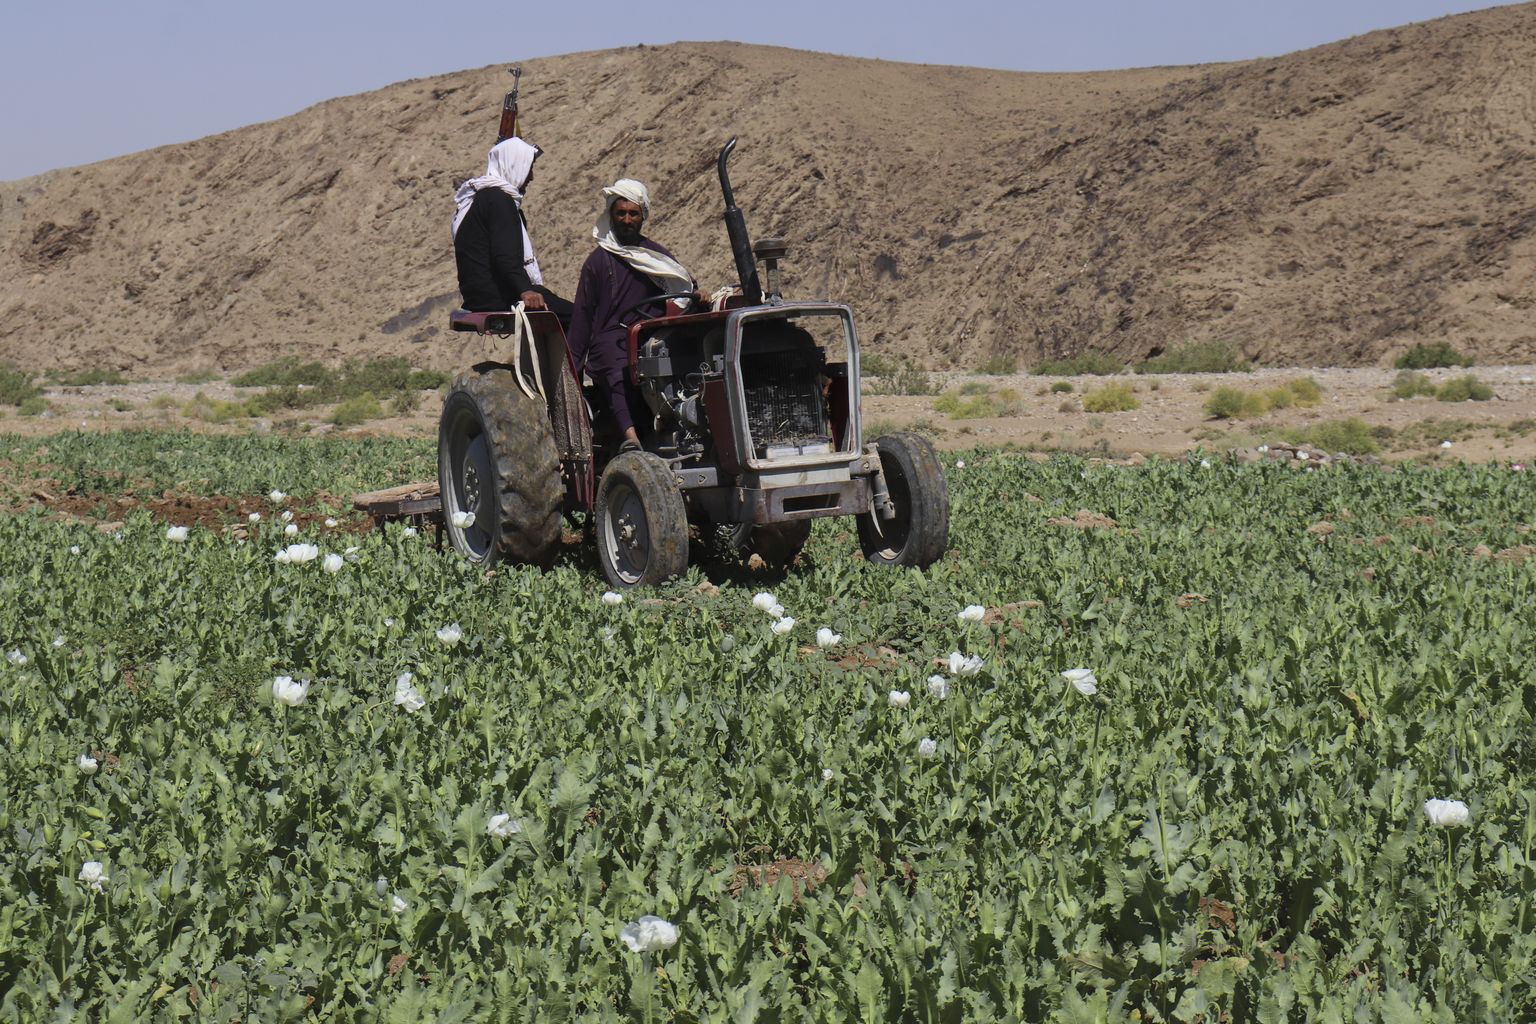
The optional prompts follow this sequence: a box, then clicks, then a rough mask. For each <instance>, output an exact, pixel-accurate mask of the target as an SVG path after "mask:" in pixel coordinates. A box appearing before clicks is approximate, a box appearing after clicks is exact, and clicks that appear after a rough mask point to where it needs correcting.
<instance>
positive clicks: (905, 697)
mask: <svg viewBox="0 0 1536 1024" xmlns="http://www.w3.org/2000/svg"><path fill="white" fill-rule="evenodd" d="M885 702H886V703H887V704H889V705H890V706H891V707H893V708H904V707H906V706H907V705H908V704H911V703H912V695H911V694H910V693H908V692H907V691H906V690H892V691H891V692H890V693H889V694H887V695H886V698H885Z"/></svg>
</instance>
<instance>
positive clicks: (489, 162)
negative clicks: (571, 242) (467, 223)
mask: <svg viewBox="0 0 1536 1024" xmlns="http://www.w3.org/2000/svg"><path fill="white" fill-rule="evenodd" d="M538 155H539V148H538V147H537V146H535V145H533V144H532V143H529V142H524V141H523V140H522V139H520V138H518V137H517V136H515V135H514V136H512V138H510V139H503V140H502V141H500V142H498V143H496V145H494V146H492V147H491V152H490V154H489V155H488V156H487V157H486V161H485V173H484V174H482V175H481V176H480V177H478V178H470V179H469V180H468V181H466V182H465V183H464V184H462V185H460V186H459V190H458V191H457V192H455V193H454V194H453V201H454V204H455V205H456V207H457V209H456V210H455V211H454V214H453V234H454V236H455V237H457V235H458V233H459V225H460V224H461V223H462V222H463V220H464V215H465V214H467V213H469V208H470V206H471V204H473V203H474V201H475V193H476V192H479V191H480V190H481V189H483V188H499V189H501V190H502V191H503V192H505V193H506V194H507V195H509V196H511V197H512V201H513V202H514V203H516V204H517V207H518V210H519V211H521V210H522V207H523V186H525V185H527V184H528V178H529V176H531V175H532V174H533V161H534V160H535V159H537V157H538ZM518 220H522V218H521V217H519V218H518ZM523 265H524V267H525V268H526V269H527V271H528V280H530V281H532V282H533V283H534V284H543V283H544V275H543V274H542V273H540V272H539V261H538V259H536V258H535V257H534V255H533V240H532V239H531V238H529V237H528V225H527V224H526V223H525V224H523Z"/></svg>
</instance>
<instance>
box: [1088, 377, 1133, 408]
mask: <svg viewBox="0 0 1536 1024" xmlns="http://www.w3.org/2000/svg"><path fill="white" fill-rule="evenodd" d="M1140 407H1141V402H1140V401H1139V400H1138V399H1137V398H1136V393H1135V392H1134V391H1132V390H1131V386H1130V385H1129V384H1121V383H1118V382H1117V383H1114V384H1105V385H1104V386H1103V387H1101V388H1096V389H1094V390H1093V391H1089V392H1087V393H1085V394H1084V395H1083V409H1084V410H1085V411H1087V412H1129V411H1130V410H1132V409H1138V408H1140Z"/></svg>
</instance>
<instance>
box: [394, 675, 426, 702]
mask: <svg viewBox="0 0 1536 1024" xmlns="http://www.w3.org/2000/svg"><path fill="white" fill-rule="evenodd" d="M414 678H415V676H413V675H411V674H410V673H409V672H402V673H400V676H399V678H397V679H396V680H395V703H396V704H397V705H399V706H400V707H402V708H405V710H407V711H420V710H421V709H422V708H424V707H426V706H427V699H426V698H425V697H423V696H422V695H421V691H420V690H418V689H416V687H415V686H413V685H412V683H411V680H413V679H414Z"/></svg>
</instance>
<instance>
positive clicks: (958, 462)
mask: <svg viewBox="0 0 1536 1024" xmlns="http://www.w3.org/2000/svg"><path fill="white" fill-rule="evenodd" d="M955 468H956V469H964V468H965V460H964V459H956V460H955Z"/></svg>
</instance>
